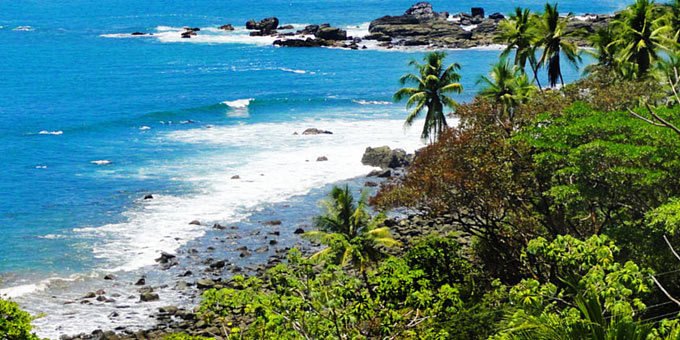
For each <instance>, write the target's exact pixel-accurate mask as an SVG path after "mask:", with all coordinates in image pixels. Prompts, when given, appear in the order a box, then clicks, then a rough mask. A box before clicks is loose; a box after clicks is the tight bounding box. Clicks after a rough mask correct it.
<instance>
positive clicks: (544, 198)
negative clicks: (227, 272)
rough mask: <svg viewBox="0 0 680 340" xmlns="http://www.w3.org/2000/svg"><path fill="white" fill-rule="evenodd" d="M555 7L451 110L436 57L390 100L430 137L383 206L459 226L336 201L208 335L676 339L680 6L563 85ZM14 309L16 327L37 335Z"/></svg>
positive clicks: (563, 43) (563, 48)
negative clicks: (311, 245) (406, 222)
mask: <svg viewBox="0 0 680 340" xmlns="http://www.w3.org/2000/svg"><path fill="white" fill-rule="evenodd" d="M557 8H558V7H557V5H546V8H545V12H544V13H542V14H533V13H531V12H530V11H528V10H525V9H521V8H518V9H517V10H516V11H515V13H514V15H512V16H511V17H510V18H508V19H507V20H506V21H505V22H503V23H502V24H501V27H502V31H501V33H500V34H499V37H498V39H499V41H500V42H503V43H505V44H507V46H508V48H507V50H506V51H504V52H503V54H502V56H501V60H500V61H499V63H498V64H496V65H494V66H493V67H492V70H491V72H490V73H489V75H488V76H486V77H483V78H481V79H480V81H479V84H481V85H482V86H483V89H482V90H481V91H480V92H479V95H478V96H477V97H476V98H475V99H474V100H473V101H472V102H469V103H465V104H458V103H457V102H455V101H454V100H453V99H452V98H451V97H449V94H452V93H458V92H460V91H462V88H461V86H460V84H459V83H458V81H459V80H460V76H459V75H458V73H457V72H458V70H459V66H458V65H457V64H452V65H450V66H448V67H447V66H446V65H445V63H444V61H445V59H444V58H445V55H444V54H443V53H432V54H428V55H427V56H426V57H425V59H424V63H422V64H421V63H418V62H413V63H411V66H415V68H416V71H417V72H416V73H415V74H407V75H406V76H404V77H403V78H402V84H412V85H413V86H414V87H406V88H404V89H402V90H399V91H398V92H397V93H396V95H395V99H397V100H407V102H406V106H407V108H408V109H409V110H410V112H409V115H408V118H407V121H406V123H407V125H411V124H412V123H413V122H414V118H415V117H416V116H418V115H419V114H421V113H423V112H425V113H426V114H425V123H424V127H423V133H422V137H423V138H424V139H429V140H430V142H431V143H430V145H428V146H427V147H426V148H424V149H422V150H420V151H419V152H418V154H417V157H416V159H415V161H414V163H413V164H412V165H411V166H410V168H409V169H408V172H407V174H406V175H405V177H404V178H402V179H400V180H397V181H392V182H387V183H386V184H384V185H382V186H381V188H380V190H379V192H378V193H377V194H376V196H374V197H372V198H371V200H370V203H371V204H372V205H373V206H374V207H375V209H376V210H378V211H387V210H389V209H392V208H404V207H405V208H409V209H411V211H412V212H413V213H414V214H418V215H419V218H421V219H425V220H428V219H429V220H435V219H438V220H443V221H445V223H446V224H447V225H448V226H450V227H451V229H452V230H454V231H453V232H441V231H440V230H439V229H436V228H431V229H428V227H421V228H422V230H417V232H416V233H415V234H419V235H423V236H419V237H417V238H414V239H411V240H409V241H408V242H405V243H403V244H401V243H400V242H398V241H396V240H395V239H394V238H393V237H392V235H391V233H390V229H389V228H388V226H391V225H394V223H395V222H394V221H391V220H389V219H386V218H385V216H384V215H383V214H378V215H376V216H371V214H370V213H369V211H368V208H367V203H366V199H365V197H364V196H362V197H361V198H360V199H358V200H355V198H354V195H353V193H352V192H351V190H350V189H349V188H347V187H345V188H335V189H333V191H332V192H331V194H330V195H329V198H328V200H327V201H326V202H325V204H324V207H325V213H324V215H322V216H320V217H319V218H317V219H316V220H315V224H316V227H317V229H318V231H313V232H308V233H307V234H306V237H307V238H308V239H310V240H311V241H313V242H316V243H318V244H319V245H320V246H321V251H320V252H318V253H316V254H314V255H312V256H310V257H306V256H304V255H303V254H302V253H300V252H299V251H297V250H292V251H291V252H290V253H289V257H288V261H287V263H285V264H279V265H278V266H276V267H274V268H272V269H270V270H269V271H268V272H267V273H266V274H265V275H263V276H259V277H243V276H235V277H234V278H233V279H232V280H231V281H230V283H229V287H228V288H223V289H211V290H208V291H206V292H205V293H204V295H203V301H202V303H201V306H200V315H201V317H202V319H203V321H205V322H208V323H210V324H211V325H215V326H216V327H217V328H218V329H220V330H221V333H222V334H219V336H223V337H227V338H230V339H241V338H258V339H269V338H277V339H317V338H324V339H325V338H339V339H350V338H352V339H354V338H389V339H394V338H400V339H416V338H417V339H421V338H422V339H482V338H491V339H586V338H587V339H678V338H680V324H679V322H680V321H678V319H677V317H678V316H679V313H680V302H678V301H677V300H675V299H674V297H680V281H678V280H677V279H678V274H679V273H680V256H678V255H676V254H675V251H674V250H673V246H680V152H679V150H680V129H678V128H677V126H678V124H680V106H678V104H679V103H680V97H679V96H678V93H677V92H678V86H677V85H678V80H679V76H678V73H679V72H678V66H680V58H679V57H678V55H677V54H678V50H679V49H678V41H680V30H679V29H680V24H678V23H679V22H680V1H675V2H673V3H671V4H668V5H665V4H664V5H659V4H654V3H653V2H651V1H649V0H638V1H636V3H635V4H633V5H631V6H630V7H629V8H628V9H626V10H624V11H623V12H621V13H619V14H618V15H617V16H616V18H615V19H614V20H613V21H612V23H611V24H610V25H609V26H608V27H606V28H604V29H602V30H601V31H598V32H597V33H595V34H593V35H592V36H591V37H589V38H590V40H591V43H592V45H593V47H594V48H593V49H592V50H589V51H588V53H592V54H594V55H595V57H596V60H597V62H596V64H593V65H589V66H588V67H587V68H586V69H585V73H586V76H585V77H584V78H583V79H582V80H580V81H577V82H575V83H573V84H567V85H563V86H559V87H556V85H557V84H561V85H562V83H563V81H562V74H561V66H562V63H563V62H564V60H565V59H566V61H567V62H571V63H575V64H577V63H579V61H580V55H581V53H584V52H582V51H578V49H577V47H576V46H574V45H573V44H572V43H571V40H570V39H569V36H568V34H565V32H564V27H565V23H566V20H569V17H568V16H567V17H564V16H560V14H559V12H558V9H557ZM570 34H571V33H570ZM512 54H514V56H513V57H512V58H510V56H511V55H512ZM542 71H545V72H547V76H548V84H547V85H549V86H550V88H543V87H542V86H541V84H540V83H539V81H538V75H539V73H540V72H542ZM447 107H448V108H449V109H451V110H453V111H455V114H452V115H451V117H454V118H456V119H457V126H455V127H449V126H448V124H447V120H446V114H447V113H448V112H445V111H444V110H445V108H447ZM432 224H433V223H432ZM432 224H430V225H432ZM425 225H428V224H427V223H425ZM2 306H4V305H1V304H0V311H2V309H1V308H2ZM9 306H10V307H11V306H12V305H9ZM5 313H6V312H5ZM16 313H19V314H17V315H19V316H20V317H19V318H15V319H10V321H12V320H16V321H15V322H18V325H19V326H16V325H14V324H10V326H9V327H10V329H17V330H18V331H21V330H23V331H24V332H29V331H30V329H28V328H21V327H27V323H28V319H26V318H27V316H25V315H24V314H21V313H20V312H17V311H13V310H10V314H11V315H12V314H16ZM0 322H1V320H0ZM3 326H4V324H2V323H0V329H2V328H1V327H3ZM11 327H15V328H11ZM16 327H19V328H16ZM10 334H12V333H10ZM22 334H28V333H22ZM216 335H217V334H216ZM172 338H173V339H192V338H191V337H188V336H187V337H184V336H182V335H176V336H173V337H172ZM9 339H14V338H12V337H10V338H9Z"/></svg>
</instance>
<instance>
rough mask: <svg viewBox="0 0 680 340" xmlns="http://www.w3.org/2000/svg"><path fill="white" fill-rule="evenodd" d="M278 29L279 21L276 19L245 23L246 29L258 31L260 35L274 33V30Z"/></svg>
mask: <svg viewBox="0 0 680 340" xmlns="http://www.w3.org/2000/svg"><path fill="white" fill-rule="evenodd" d="M277 27H279V19H278V18H276V17H270V18H264V19H262V20H260V22H256V21H255V20H248V22H246V28H247V29H249V30H259V32H258V33H260V35H269V34H272V33H274V32H276V31H275V30H276V28H277Z"/></svg>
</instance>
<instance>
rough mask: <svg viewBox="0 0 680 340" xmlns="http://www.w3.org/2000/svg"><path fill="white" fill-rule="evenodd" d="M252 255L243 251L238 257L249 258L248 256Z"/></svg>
mask: <svg viewBox="0 0 680 340" xmlns="http://www.w3.org/2000/svg"><path fill="white" fill-rule="evenodd" d="M250 255H252V254H251V253H250V252H249V251H247V250H244V251H242V252H241V253H240V254H239V255H238V256H239V257H248V256H250Z"/></svg>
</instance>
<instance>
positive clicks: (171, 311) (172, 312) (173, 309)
mask: <svg viewBox="0 0 680 340" xmlns="http://www.w3.org/2000/svg"><path fill="white" fill-rule="evenodd" d="M178 310H179V308H177V306H165V307H160V308H158V311H159V312H161V313H165V314H170V315H175V314H177V311H178Z"/></svg>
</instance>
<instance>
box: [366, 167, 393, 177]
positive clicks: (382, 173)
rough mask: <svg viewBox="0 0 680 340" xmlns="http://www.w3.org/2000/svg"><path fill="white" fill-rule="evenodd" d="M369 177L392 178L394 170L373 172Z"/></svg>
mask: <svg viewBox="0 0 680 340" xmlns="http://www.w3.org/2000/svg"><path fill="white" fill-rule="evenodd" d="M367 177H378V178H390V177H392V170H390V169H385V170H373V171H371V172H369V173H368V176H367Z"/></svg>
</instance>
